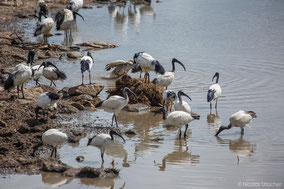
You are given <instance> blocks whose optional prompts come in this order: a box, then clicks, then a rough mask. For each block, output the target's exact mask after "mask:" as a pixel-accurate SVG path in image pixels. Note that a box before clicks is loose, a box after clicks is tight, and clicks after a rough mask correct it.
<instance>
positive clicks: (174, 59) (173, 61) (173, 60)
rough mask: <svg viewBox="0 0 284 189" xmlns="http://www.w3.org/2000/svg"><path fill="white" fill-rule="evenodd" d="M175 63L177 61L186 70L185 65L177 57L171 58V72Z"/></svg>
mask: <svg viewBox="0 0 284 189" xmlns="http://www.w3.org/2000/svg"><path fill="white" fill-rule="evenodd" d="M175 63H178V64H179V65H181V66H182V67H183V69H184V71H186V68H185V66H184V65H183V63H182V62H181V61H179V60H178V59H176V58H173V59H172V66H173V69H172V72H174V71H175Z"/></svg>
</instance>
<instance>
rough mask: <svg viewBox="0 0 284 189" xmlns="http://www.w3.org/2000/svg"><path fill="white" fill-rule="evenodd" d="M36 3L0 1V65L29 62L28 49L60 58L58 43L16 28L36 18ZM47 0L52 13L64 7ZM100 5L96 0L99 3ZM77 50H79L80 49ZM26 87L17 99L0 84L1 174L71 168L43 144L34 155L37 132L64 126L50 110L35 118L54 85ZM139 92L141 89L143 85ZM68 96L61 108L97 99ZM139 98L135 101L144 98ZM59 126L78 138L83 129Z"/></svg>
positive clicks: (87, 0) (62, 3)
mask: <svg viewBox="0 0 284 189" xmlns="http://www.w3.org/2000/svg"><path fill="white" fill-rule="evenodd" d="M14 2H16V4H14ZM36 2H37V0H29V1H28V0H22V1H18V0H16V1H11V0H10V1H9V0H8V1H1V3H0V13H1V14H0V57H1V59H0V69H4V70H9V69H10V68H11V67H13V66H15V65H16V64H18V63H20V62H23V61H27V53H28V50H29V49H31V48H34V49H36V50H37V54H36V57H35V60H38V59H42V58H49V57H52V56H58V57H59V55H58V54H54V52H53V49H56V50H58V49H59V50H60V48H65V47H62V46H61V45H59V44H53V45H45V44H39V43H30V42H29V39H25V37H24V33H23V32H24V30H23V29H22V28H19V27H18V24H17V23H18V22H21V21H22V19H35V18H34V16H33V14H34V7H35V5H36ZM46 2H47V4H48V7H49V9H50V10H52V11H51V12H52V14H54V12H56V11H57V10H59V9H62V8H64V7H65V6H66V4H67V2H68V0H59V1H52V0H46ZM104 2H106V1H104ZM55 3H56V4H55ZM94 3H97V2H96V1H94V0H84V5H85V8H90V7H88V6H90V5H91V4H94ZM98 6H100V5H99V4H98ZM81 11H83V10H81ZM84 45H86V44H84ZM90 45H91V47H92V46H93V47H97V45H99V46H100V47H99V48H101V49H102V48H104V46H107V47H115V45H114V46H112V44H106V43H92V42H91V43H88V44H87V47H88V48H89V47H90ZM82 46H83V45H82ZM75 49H77V50H78V48H75ZM63 51H65V49H63ZM0 78H1V73H0ZM135 82H136V81H135ZM119 86H120V85H119ZM24 90H25V96H26V99H17V98H16V91H15V89H14V90H12V91H11V92H10V93H8V92H7V91H4V89H3V87H2V86H0V174H3V173H4V174H5V173H30V174H34V173H39V172H40V171H41V170H45V171H56V172H65V171H67V170H69V169H72V167H70V166H68V165H66V164H63V163H62V162H60V161H59V160H56V159H50V158H45V157H48V154H49V152H50V151H48V149H49V148H47V147H41V150H40V152H38V153H36V155H35V156H32V152H33V149H34V146H36V145H37V144H39V143H40V142H41V136H42V134H43V132H44V131H46V130H48V129H51V128H58V127H61V128H62V126H61V125H59V122H58V120H57V116H56V115H55V114H51V115H50V116H49V118H48V120H47V121H45V120H36V119H35V112H34V109H35V107H36V100H37V98H38V96H39V95H40V94H41V93H43V92H46V91H53V92H57V91H56V89H55V88H52V87H48V86H41V87H32V88H28V89H24ZM119 90H120V89H119ZM141 91H142V92H143V90H141ZM136 92H137V91H136ZM138 92H139V91H138ZM72 98H73V100H72V99H71V98H69V99H68V100H67V99H65V100H62V101H61V102H59V103H58V112H59V113H74V112H77V111H79V109H80V108H81V107H80V106H79V105H80V103H81V105H82V106H83V107H84V108H86V107H92V106H93V105H92V103H93V104H95V103H96V99H95V98H93V97H92V96H91V97H90V95H89V96H87V95H84V94H83V95H80V96H79V97H72ZM141 98H142V97H141ZM143 98H144V97H143ZM143 98H142V99H139V100H140V101H143ZM144 101H145V102H146V103H148V104H152V103H150V102H148V101H146V100H144ZM75 102H76V103H77V104H76V103H75ZM78 102H79V105H78ZM90 102H91V103H90ZM63 129H66V130H69V131H71V132H72V133H73V134H74V135H76V136H77V137H82V136H83V135H84V133H81V132H78V131H76V130H72V128H63ZM117 132H119V131H117ZM55 165H56V166H55ZM77 171H78V170H77ZM95 171H96V170H95ZM112 171H113V174H108V173H110V172H111V171H109V170H106V173H103V172H102V175H104V176H105V175H112V176H113V175H116V174H118V171H115V170H112Z"/></svg>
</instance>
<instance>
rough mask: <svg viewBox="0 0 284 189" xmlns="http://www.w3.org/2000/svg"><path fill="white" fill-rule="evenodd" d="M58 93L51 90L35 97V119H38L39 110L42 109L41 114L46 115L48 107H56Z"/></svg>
mask: <svg viewBox="0 0 284 189" xmlns="http://www.w3.org/2000/svg"><path fill="white" fill-rule="evenodd" d="M59 98H60V97H59V95H58V94H56V93H52V92H45V93H42V94H41V95H40V96H39V97H38V99H37V107H36V109H35V113H36V119H38V113H39V110H42V111H43V115H44V116H45V115H47V113H46V112H45V111H46V110H48V109H51V108H56V102H57V101H58V100H59Z"/></svg>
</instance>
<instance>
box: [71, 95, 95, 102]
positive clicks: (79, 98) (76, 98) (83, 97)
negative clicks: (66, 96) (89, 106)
mask: <svg viewBox="0 0 284 189" xmlns="http://www.w3.org/2000/svg"><path fill="white" fill-rule="evenodd" d="M93 99H94V98H93V97H92V96H91V95H88V94H82V95H79V96H73V97H72V98H70V100H71V101H73V102H80V101H92V100H93Z"/></svg>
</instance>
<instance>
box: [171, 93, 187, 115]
mask: <svg viewBox="0 0 284 189" xmlns="http://www.w3.org/2000/svg"><path fill="white" fill-rule="evenodd" d="M181 96H186V97H187V98H189V100H191V98H190V97H189V96H188V95H187V94H185V93H184V92H183V91H178V101H176V102H175V103H174V110H175V111H184V112H187V113H191V107H190V106H189V104H188V103H187V102H186V101H184V100H182V98H181Z"/></svg>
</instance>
